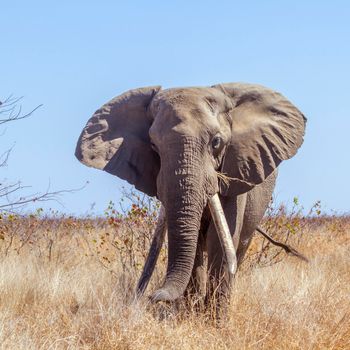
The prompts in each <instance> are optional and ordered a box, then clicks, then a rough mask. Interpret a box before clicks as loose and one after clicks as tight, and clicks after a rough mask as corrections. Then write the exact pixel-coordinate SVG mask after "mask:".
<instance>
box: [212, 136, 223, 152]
mask: <svg viewBox="0 0 350 350" xmlns="http://www.w3.org/2000/svg"><path fill="white" fill-rule="evenodd" d="M221 145H222V138H221V137H220V136H214V137H213V139H212V140H211V147H212V148H213V149H214V150H218V149H219V148H220V147H221Z"/></svg>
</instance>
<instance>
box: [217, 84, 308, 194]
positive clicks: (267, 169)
mask: <svg viewBox="0 0 350 350" xmlns="http://www.w3.org/2000/svg"><path fill="white" fill-rule="evenodd" d="M213 87H214V88H216V89H219V90H221V91H222V92H223V93H224V94H225V95H227V96H229V97H230V99H231V101H232V103H233V106H234V107H233V109H232V110H231V116H232V138H231V142H230V145H229V146H228V147H227V150H226V154H225V158H224V163H223V167H222V172H223V173H225V174H226V175H228V176H229V177H231V178H232V181H231V183H230V188H226V189H224V190H223V192H224V193H223V194H228V193H231V192H232V191H233V192H241V193H242V192H246V191H248V190H250V189H251V188H253V187H254V186H255V185H257V184H259V183H261V182H263V181H264V180H265V179H266V178H267V177H268V176H269V175H270V174H271V173H272V172H273V171H274V170H275V169H276V168H277V166H278V165H279V164H280V163H281V161H282V160H286V159H289V158H291V157H293V156H294V155H295V154H296V152H297V150H298V148H299V147H300V146H301V144H302V143H303V136H304V131H305V124H306V118H305V117H304V115H303V114H302V113H301V112H300V111H299V110H298V109H297V108H296V107H295V106H294V105H293V104H292V103H290V102H289V101H288V100H287V99H286V98H285V97H284V96H282V95H281V94H279V93H277V92H275V91H272V90H270V89H268V88H265V87H263V86H259V85H251V84H241V83H229V84H219V85H215V86H213ZM238 188H239V189H240V190H239V191H237V189H238Z"/></svg>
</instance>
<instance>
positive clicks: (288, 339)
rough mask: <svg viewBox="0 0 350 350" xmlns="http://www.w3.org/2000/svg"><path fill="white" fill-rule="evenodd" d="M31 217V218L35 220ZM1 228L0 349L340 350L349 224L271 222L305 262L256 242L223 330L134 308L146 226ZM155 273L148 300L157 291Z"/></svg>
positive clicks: (145, 217) (38, 222)
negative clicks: (306, 261)
mask: <svg viewBox="0 0 350 350" xmlns="http://www.w3.org/2000/svg"><path fill="white" fill-rule="evenodd" d="M39 214H40V213H39ZM39 214H38V215H34V216H31V217H26V218H21V217H17V216H13V215H10V216H9V215H5V216H4V215H3V216H2V217H1V219H0V257H1V259H0V348H1V349H26V350H29V349H304V350H305V349H350V273H349V272H350V254H349V247H350V239H349V238H350V219H349V218H348V217H323V216H321V215H319V216H318V217H316V218H304V217H301V216H300V215H299V216H298V215H297V216H289V217H288V216H285V215H284V214H283V213H282V214H280V216H275V217H272V218H269V219H267V220H266V222H265V227H266V228H268V229H269V232H270V233H271V234H273V236H274V237H277V238H279V239H283V240H285V239H286V237H287V235H288V234H289V238H288V242H289V243H290V244H292V245H293V246H294V247H296V248H297V249H298V250H300V251H301V252H302V253H303V254H305V255H306V256H307V257H308V258H309V260H310V261H309V263H305V262H303V261H301V260H299V259H297V258H295V257H291V256H287V255H286V254H285V253H284V252H280V251H279V249H277V248H275V247H271V246H270V245H266V241H263V239H262V238H261V237H260V236H257V235H256V237H255V238H254V241H253V243H252V246H251V249H250V251H249V254H248V257H247V259H246V261H245V262H244V265H243V266H242V268H241V269H240V271H239V273H238V274H237V278H236V281H235V285H234V291H233V293H232V300H231V305H230V310H229V316H228V320H227V322H225V323H224V324H221V325H220V326H218V325H217V324H215V322H213V321H211V319H210V317H209V316H210V315H208V314H196V313H195V312H188V311H187V312H186V311H184V310H182V311H181V310H180V311H179V312H178V313H177V314H175V313H174V314H173V315H172V316H168V317H166V318H165V319H164V320H162V321H160V320H159V318H160V316H159V314H160V311H159V308H155V307H154V306H150V305H147V303H146V302H145V301H143V302H140V303H136V302H134V301H133V291H134V288H135V285H136V281H137V278H138V276H139V274H140V269H141V268H142V263H143V260H144V257H145V254H146V250H147V247H148V245H149V237H150V233H151V230H152V227H153V224H154V220H155V215H154V213H150V212H148V211H147V210H146V209H145V210H143V209H141V208H140V207H138V206H136V205H135V206H134V207H133V209H132V211H131V212H129V213H128V214H127V215H126V216H125V217H123V218H121V217H120V216H118V215H116V214H115V212H114V211H113V210H112V209H110V211H109V213H108V214H107V216H108V217H107V218H104V219H89V218H87V219H77V218H69V217H54V218H48V217H44V216H42V215H39ZM165 262H166V251H165V249H164V251H162V254H161V257H160V263H159V267H158V268H157V271H156V273H155V275H154V277H153V278H152V283H151V285H150V287H149V289H148V293H149V292H150V291H151V290H152V289H153V288H155V286H157V285H159V284H160V283H161V279H162V274H163V271H164V266H165Z"/></svg>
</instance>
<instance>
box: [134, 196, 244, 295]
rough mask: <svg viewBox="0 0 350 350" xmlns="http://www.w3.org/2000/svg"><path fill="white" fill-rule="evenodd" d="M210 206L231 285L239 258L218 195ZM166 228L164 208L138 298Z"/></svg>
mask: <svg viewBox="0 0 350 350" xmlns="http://www.w3.org/2000/svg"><path fill="white" fill-rule="evenodd" d="M208 206H209V209H210V213H211V217H212V220H213V223H214V225H215V228H216V232H217V234H218V237H219V240H220V243H221V246H222V249H223V251H224V254H225V258H226V265H227V270H228V277H229V283H232V281H233V278H234V275H235V273H236V270H237V256H236V251H235V248H234V245H233V240H232V236H231V234H230V230H229V227H228V224H227V220H226V217H225V214H224V211H223V208H222V205H221V202H220V198H219V195H218V194H217V193H216V194H214V195H213V196H212V197H211V198H210V199H209V200H208ZM166 226H167V225H166V215H165V210H164V208H163V206H162V207H161V209H160V213H159V217H158V223H157V226H156V229H155V231H154V235H153V238H152V243H151V247H150V250H149V253H148V256H147V259H146V262H145V265H144V268H143V271H142V274H141V277H140V279H139V282H138V284H137V291H136V294H137V297H141V296H142V295H143V294H144V292H145V290H146V288H147V285H148V283H149V280H150V278H151V276H152V273H153V270H154V268H155V265H156V262H157V259H158V256H159V252H160V249H161V247H162V245H163V242H164V237H165V232H166Z"/></svg>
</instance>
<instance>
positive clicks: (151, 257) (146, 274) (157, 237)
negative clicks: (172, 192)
mask: <svg viewBox="0 0 350 350" xmlns="http://www.w3.org/2000/svg"><path fill="white" fill-rule="evenodd" d="M166 229H167V228H166V217H165V208H164V207H163V205H162V206H161V207H160V211H159V216H158V220H157V226H156V228H155V230H154V234H153V238H152V243H151V247H150V249H149V252H148V255H147V259H146V262H145V265H144V267H143V270H142V274H141V277H140V279H139V282H138V283H137V289H136V294H137V297H141V296H142V295H143V293H144V292H145V290H146V288H147V286H148V283H149V280H150V279H151V276H152V273H153V270H154V267H155V266H156V263H157V260H158V256H159V252H160V249H161V248H162V245H163V242H164V237H165V232H166Z"/></svg>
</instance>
